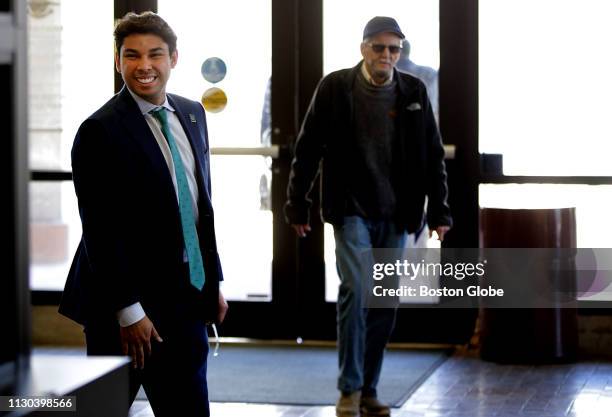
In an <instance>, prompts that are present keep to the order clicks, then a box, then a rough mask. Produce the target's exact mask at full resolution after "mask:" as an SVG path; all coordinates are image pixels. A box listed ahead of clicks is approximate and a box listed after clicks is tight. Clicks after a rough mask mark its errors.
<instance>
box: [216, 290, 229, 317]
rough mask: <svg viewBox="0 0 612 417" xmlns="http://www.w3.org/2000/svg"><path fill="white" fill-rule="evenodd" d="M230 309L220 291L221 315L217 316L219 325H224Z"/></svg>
mask: <svg viewBox="0 0 612 417" xmlns="http://www.w3.org/2000/svg"><path fill="white" fill-rule="evenodd" d="M228 308H229V306H228V305H227V301H225V297H223V294H222V293H221V290H219V313H218V314H217V323H219V324H221V323H223V320H225V315H226V314H227V310H228Z"/></svg>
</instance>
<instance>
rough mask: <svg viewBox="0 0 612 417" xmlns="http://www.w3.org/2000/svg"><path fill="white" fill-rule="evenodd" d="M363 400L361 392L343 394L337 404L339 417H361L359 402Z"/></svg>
mask: <svg viewBox="0 0 612 417" xmlns="http://www.w3.org/2000/svg"><path fill="white" fill-rule="evenodd" d="M360 399H361V391H355V392H352V393H350V394H341V395H340V398H338V402H337V403H336V416H337V417H359V401H360Z"/></svg>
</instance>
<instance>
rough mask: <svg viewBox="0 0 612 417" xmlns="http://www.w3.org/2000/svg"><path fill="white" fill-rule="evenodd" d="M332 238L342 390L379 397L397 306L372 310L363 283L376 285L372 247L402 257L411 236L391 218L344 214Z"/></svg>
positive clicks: (339, 384) (340, 385) (340, 388)
mask: <svg viewBox="0 0 612 417" xmlns="http://www.w3.org/2000/svg"><path fill="white" fill-rule="evenodd" d="M334 238H335V240H336V267H337V269H338V275H339V276H340V289H339V292H338V303H337V313H338V315H337V325H338V360H339V368H340V373H339V376H338V389H339V390H340V391H342V392H344V393H350V392H354V391H358V390H361V392H362V395H363V396H376V385H377V384H378V379H379V377H380V370H381V368H382V361H383V355H384V351H385V347H386V345H387V341H388V340H389V337H390V336H391V332H392V331H393V326H394V324H395V312H396V309H395V308H371V309H368V308H367V306H366V305H365V297H364V286H369V285H371V283H372V270H371V265H372V263H373V262H374V259H373V255H372V252H371V251H369V249H372V248H398V257H399V256H400V255H401V253H402V249H403V248H404V246H405V244H406V239H407V234H406V233H405V232H403V231H400V230H397V228H396V227H395V225H394V224H393V222H389V221H372V220H367V219H364V218H361V217H359V216H348V217H345V218H344V224H343V225H342V226H340V227H336V226H334ZM364 257H365V258H364ZM368 257H369V258H370V259H367V258H368ZM398 259H399V258H398ZM365 290H366V291H367V288H366V289H365Z"/></svg>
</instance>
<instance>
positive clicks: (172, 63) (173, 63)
mask: <svg viewBox="0 0 612 417" xmlns="http://www.w3.org/2000/svg"><path fill="white" fill-rule="evenodd" d="M177 61H178V50H176V49H175V50H174V52H172V54H170V67H171V68H174V67H175V66H176V63H177Z"/></svg>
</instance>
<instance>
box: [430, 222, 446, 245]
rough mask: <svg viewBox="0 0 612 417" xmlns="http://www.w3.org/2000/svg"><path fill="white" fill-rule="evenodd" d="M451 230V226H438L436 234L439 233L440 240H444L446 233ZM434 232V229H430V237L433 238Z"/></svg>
mask: <svg viewBox="0 0 612 417" xmlns="http://www.w3.org/2000/svg"><path fill="white" fill-rule="evenodd" d="M449 230H450V226H438V227H436V234H437V235H438V240H439V241H440V242H442V241H443V240H444V235H445V234H446V232H448V231H449ZM432 234H433V230H431V229H430V230H429V238H430V239H431V236H432Z"/></svg>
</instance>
